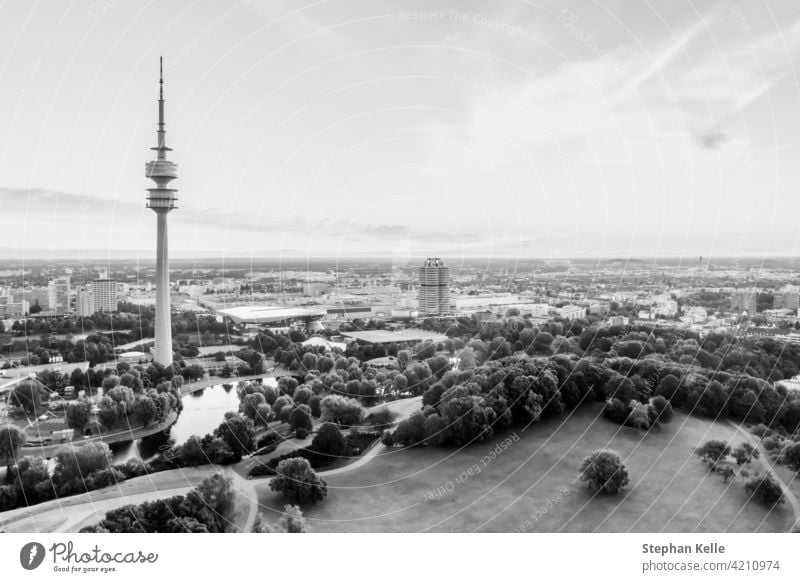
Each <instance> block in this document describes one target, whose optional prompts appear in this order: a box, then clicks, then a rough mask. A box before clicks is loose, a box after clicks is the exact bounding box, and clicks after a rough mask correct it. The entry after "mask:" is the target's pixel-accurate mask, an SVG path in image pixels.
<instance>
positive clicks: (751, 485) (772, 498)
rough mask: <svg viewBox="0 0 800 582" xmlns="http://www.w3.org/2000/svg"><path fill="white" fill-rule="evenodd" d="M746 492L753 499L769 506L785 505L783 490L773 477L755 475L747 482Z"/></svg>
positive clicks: (745, 485)
mask: <svg viewBox="0 0 800 582" xmlns="http://www.w3.org/2000/svg"><path fill="white" fill-rule="evenodd" d="M744 488H745V490H746V491H747V492H748V493H749V494H750V497H751V498H752V499H755V500H756V501H760V502H761V503H763V504H765V505H769V506H774V505H779V504H781V503H783V489H782V488H781V486H780V485H779V484H778V482H777V481H776V480H775V479H774V478H773V477H772V475H768V474H763V475H755V476H753V477H751V478H750V479H748V480H747V481H745V484H744Z"/></svg>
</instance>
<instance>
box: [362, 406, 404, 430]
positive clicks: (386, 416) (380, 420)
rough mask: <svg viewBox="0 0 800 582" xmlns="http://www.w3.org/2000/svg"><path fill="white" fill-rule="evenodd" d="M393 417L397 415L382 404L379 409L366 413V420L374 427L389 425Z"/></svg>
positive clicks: (380, 427) (386, 426) (381, 427)
mask: <svg viewBox="0 0 800 582" xmlns="http://www.w3.org/2000/svg"><path fill="white" fill-rule="evenodd" d="M395 418H397V415H396V414H395V413H393V412H392V411H391V410H389V409H388V408H387V407H385V406H384V407H383V408H381V409H380V410H376V411H375V412H371V413H370V414H368V415H367V418H366V420H367V422H368V423H369V424H371V425H372V426H374V427H375V428H379V429H383V428H388V427H390V426H391V425H392V423H393V422H394V420H395Z"/></svg>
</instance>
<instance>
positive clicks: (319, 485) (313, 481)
mask: <svg viewBox="0 0 800 582" xmlns="http://www.w3.org/2000/svg"><path fill="white" fill-rule="evenodd" d="M276 473H277V476H276V477H275V478H274V479H272V481H270V482H269V488H270V489H271V490H273V491H280V492H282V493H283V494H284V495H285V496H286V497H288V498H291V499H293V500H294V501H295V502H296V503H298V504H299V503H304V502H306V501H310V502H312V503H316V502H317V501H322V500H323V499H324V498H325V496H326V495H327V494H328V485H327V484H326V483H325V480H324V479H322V478H320V477H319V476H318V475H317V473H316V472H315V471H314V469H312V468H311V463H309V462H308V460H307V459H302V458H294V459H285V460H283V461H281V462H280V464H279V465H278V467H277V469H276Z"/></svg>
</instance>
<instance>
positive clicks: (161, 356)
mask: <svg viewBox="0 0 800 582" xmlns="http://www.w3.org/2000/svg"><path fill="white" fill-rule="evenodd" d="M158 82H159V94H158V131H157V132H156V134H157V136H158V145H157V146H156V147H154V148H151V149H152V150H154V151H155V152H156V159H155V160H153V161H151V162H147V164H146V165H145V175H146V176H147V177H148V178H150V179H151V180H153V182H155V186H154V187H153V188H148V189H147V192H148V194H147V207H148V208H149V209H151V210H152V211H153V212H155V213H156V219H157V222H156V224H157V229H158V233H157V237H158V238H157V241H156V341H155V355H154V359H155V361H156V362H158V363H159V364H161V365H163V366H169V365H171V364H172V326H171V323H170V300H169V246H168V242H169V239H168V236H167V214H169V212H170V211H171V210H172V209H174V208H175V207H176V206H175V202H176V200H177V199H178V197H177V195H176V192H177V190H175V189H173V188H169V183H170V182H171V181H172V180H174V179H175V178H177V177H178V166H177V165H176V164H174V163H173V162H170V161H169V160H167V152H169V151H172V150H171V148H168V147H167V131H166V129H165V128H164V61H163V58H162V59H161V67H160V76H159V81H158Z"/></svg>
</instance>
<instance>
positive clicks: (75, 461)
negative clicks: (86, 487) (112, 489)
mask: <svg viewBox="0 0 800 582" xmlns="http://www.w3.org/2000/svg"><path fill="white" fill-rule="evenodd" d="M110 466H111V449H109V448H108V445H107V444H106V443H103V442H98V441H94V442H88V443H82V444H79V445H66V446H64V447H61V448H60V449H58V451H56V468H55V471H54V472H53V482H55V483H56V484H58V485H59V486H63V485H64V484H66V483H67V482H69V481H77V482H78V483H82V482H83V480H84V479H85V478H86V477H88V476H89V475H91V474H92V473H94V472H95V471H100V470H102V469H108V468H109V467H110Z"/></svg>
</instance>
